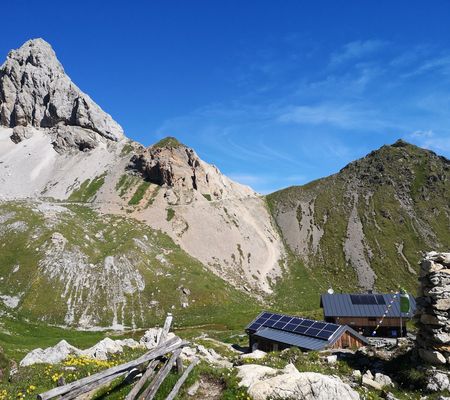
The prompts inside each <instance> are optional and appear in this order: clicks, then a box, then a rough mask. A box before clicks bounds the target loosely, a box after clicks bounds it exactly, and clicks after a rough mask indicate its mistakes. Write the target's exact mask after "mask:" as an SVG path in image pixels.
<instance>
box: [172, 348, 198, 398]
mask: <svg viewBox="0 0 450 400" xmlns="http://www.w3.org/2000/svg"><path fill="white" fill-rule="evenodd" d="M179 359H180V358H179V357H178V358H177V360H179ZM198 362H199V359H198V358H196V359H195V360H193V361H192V363H191V364H190V365H189V366H188V367H187V368H186V370H185V371H184V373H183V375H181V377H180V379H178V382H177V383H176V384H175V386H174V387H173V389H172V390H171V392H170V393H169V395H168V396H167V397H166V400H173V399H174V398H175V396H176V395H177V394H178V392H179V391H180V389H181V386H183V383H184V382H185V381H186V379H187V377H188V376H189V374H190V373H191V371H192V370H193V369H194V367H195V366H196V365H197V364H198Z"/></svg>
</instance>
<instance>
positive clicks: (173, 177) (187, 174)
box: [128, 137, 254, 200]
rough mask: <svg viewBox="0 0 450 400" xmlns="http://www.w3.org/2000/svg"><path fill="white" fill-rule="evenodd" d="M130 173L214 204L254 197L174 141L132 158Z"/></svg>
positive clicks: (170, 140)
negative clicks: (226, 198) (201, 197)
mask: <svg viewBox="0 0 450 400" xmlns="http://www.w3.org/2000/svg"><path fill="white" fill-rule="evenodd" d="M128 169H130V170H133V171H135V172H136V173H138V174H140V175H141V176H142V177H143V178H144V179H145V180H146V181H148V182H151V183H154V184H157V185H159V186H165V187H167V188H171V189H174V190H175V191H176V192H177V193H178V194H180V193H181V192H192V191H193V192H196V193H199V194H200V195H202V194H203V195H206V197H207V198H208V199H211V200H218V199H221V198H222V197H224V196H225V195H227V196H230V195H232V194H234V195H235V196H237V197H246V196H249V195H250V196H252V195H254V192H253V191H252V190H251V189H249V188H247V187H244V186H242V185H239V184H235V183H233V182H232V181H230V180H229V179H228V178H226V177H225V176H224V175H222V174H221V173H220V171H219V170H218V169H217V168H216V167H215V166H213V165H210V164H208V163H206V162H204V161H202V160H201V159H200V157H199V156H198V155H197V153H196V152H195V151H194V150H193V149H191V148H190V147H188V146H186V145H184V144H182V143H181V142H179V141H178V140H177V139H176V138H174V137H167V138H164V139H162V140H160V141H159V142H157V143H155V144H154V145H152V146H149V147H147V148H145V149H142V151H140V152H139V153H138V154H135V155H134V156H133V157H132V158H131V160H130V163H129V165H128Z"/></svg>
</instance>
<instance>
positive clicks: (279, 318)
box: [248, 312, 339, 340]
mask: <svg viewBox="0 0 450 400" xmlns="http://www.w3.org/2000/svg"><path fill="white" fill-rule="evenodd" d="M263 327H266V328H273V329H279V330H282V331H285V332H292V333H296V334H301V335H306V336H310V337H314V338H318V339H323V340H328V339H329V338H330V337H331V336H332V335H333V334H334V332H336V330H337V329H339V325H336V324H330V323H327V322H321V321H313V320H309V319H304V318H299V317H290V316H288V315H281V314H272V313H269V312H264V313H262V314H261V315H260V316H259V317H258V318H257V319H256V320H255V321H253V323H252V324H251V325H250V326H249V327H248V329H249V330H252V331H257V330H259V329H261V328H263Z"/></svg>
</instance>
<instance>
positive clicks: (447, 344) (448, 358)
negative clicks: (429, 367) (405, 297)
mask: <svg viewBox="0 0 450 400" xmlns="http://www.w3.org/2000/svg"><path fill="white" fill-rule="evenodd" d="M419 279H420V283H421V285H420V291H419V297H418V299H417V314H416V319H417V322H418V326H419V331H418V334H417V347H418V351H419V356H420V357H421V358H422V360H424V361H425V362H428V363H431V364H435V365H442V364H450V320H449V309H450V253H437V252H430V253H427V254H426V255H425V257H424V258H423V260H422V262H421V268H420V278H419Z"/></svg>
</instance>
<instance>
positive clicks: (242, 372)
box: [236, 364, 278, 388]
mask: <svg viewBox="0 0 450 400" xmlns="http://www.w3.org/2000/svg"><path fill="white" fill-rule="evenodd" d="M236 369H237V370H238V373H237V377H238V379H239V380H240V382H239V386H241V387H242V386H245V387H247V388H248V387H250V386H252V385H253V384H254V383H256V382H259V381H261V380H262V379H263V378H265V377H271V376H273V375H276V374H277V373H278V371H277V370H276V369H274V368H271V367H266V366H264V365H257V364H246V365H241V366H239V367H236Z"/></svg>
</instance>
